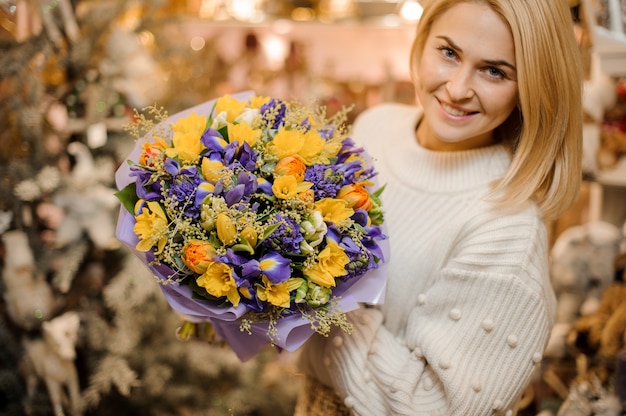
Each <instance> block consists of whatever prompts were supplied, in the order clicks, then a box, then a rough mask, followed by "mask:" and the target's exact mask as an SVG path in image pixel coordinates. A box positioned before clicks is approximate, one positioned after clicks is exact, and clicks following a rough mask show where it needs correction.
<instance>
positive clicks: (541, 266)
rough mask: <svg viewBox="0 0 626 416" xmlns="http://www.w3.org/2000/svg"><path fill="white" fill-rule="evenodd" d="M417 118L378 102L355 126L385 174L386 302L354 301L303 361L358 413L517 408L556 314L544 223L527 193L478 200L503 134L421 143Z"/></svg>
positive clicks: (498, 173) (504, 161) (491, 177)
mask: <svg viewBox="0 0 626 416" xmlns="http://www.w3.org/2000/svg"><path fill="white" fill-rule="evenodd" d="M420 116H421V113H420V111H419V110H418V109H416V108H415V107H409V106H403V105H398V104H387V105H383V106H379V107H376V108H374V109H370V110H367V111H366V112H365V113H363V114H362V115H361V116H360V117H359V119H358V120H357V123H356V124H355V127H354V134H353V137H354V138H355V140H356V141H357V142H359V144H363V145H365V146H366V147H367V149H368V151H369V153H370V154H371V155H372V156H373V158H374V160H375V163H376V167H377V169H378V170H379V172H380V177H379V182H380V183H381V184H386V189H385V191H384V193H383V203H384V207H385V211H386V221H387V225H388V234H389V235H390V243H391V259H390V262H389V266H388V267H389V269H388V270H389V282H388V286H387V293H386V298H385V304H384V305H383V307H382V313H381V312H380V311H377V310H375V309H364V310H360V311H355V312H352V313H350V314H349V318H350V320H351V321H352V322H353V324H354V328H355V331H354V333H353V334H351V335H348V334H345V333H342V332H341V331H335V332H334V333H333V334H332V335H331V336H330V337H329V338H328V339H323V337H316V338H315V339H314V340H313V341H312V342H309V343H308V344H307V345H306V346H305V348H304V350H303V352H302V367H303V370H304V371H306V372H308V373H309V374H310V375H311V376H313V377H316V378H317V379H318V380H320V381H321V382H322V383H325V384H326V385H328V386H332V387H333V388H334V389H335V391H336V392H337V393H338V394H339V396H340V397H342V398H343V399H344V404H346V405H347V406H348V407H350V408H351V409H352V411H353V413H354V414H356V415H372V416H380V415H436V414H441V415H446V416H454V415H459V416H460V415H463V416H468V415H470V416H471V415H477V416H483V415H512V414H514V413H515V403H516V401H517V399H518V398H519V396H520V395H521V394H522V392H523V390H524V388H525V387H526V385H527V383H528V382H529V380H530V377H531V375H532V373H533V371H534V369H535V367H536V365H537V363H539V362H540V361H541V357H542V352H543V349H544V347H545V343H546V341H547V339H548V336H549V333H550V329H551V326H552V323H553V320H554V310H555V306H556V301H555V298H554V294H553V292H552V289H551V287H550V283H549V275H548V258H547V254H548V253H547V237H546V230H545V225H544V224H543V222H542V220H541V213H540V212H539V211H538V209H537V208H536V206H535V205H533V204H528V206H524V207H519V210H516V211H515V212H510V211H509V212H504V211H498V210H497V209H496V208H495V207H494V206H493V204H490V203H489V202H488V201H487V198H486V196H487V195H488V193H489V191H490V189H491V187H490V186H491V184H492V183H493V181H495V180H497V179H498V178H500V177H502V176H503V174H504V173H505V172H506V169H507V168H508V166H509V163H510V157H509V154H508V152H507V150H506V149H505V148H504V147H503V146H500V145H494V146H489V147H484V148H479V149H473V150H468V151H461V152H434V151H429V150H427V149H424V148H421V147H420V146H419V145H418V143H417V141H416V140H415V127H416V123H417V122H418V121H419V118H420ZM383 317H384V321H383Z"/></svg>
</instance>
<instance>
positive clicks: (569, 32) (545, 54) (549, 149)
mask: <svg viewBox="0 0 626 416" xmlns="http://www.w3.org/2000/svg"><path fill="white" fill-rule="evenodd" d="M472 1H474V2H480V3H484V4H487V5H488V6H489V7H491V8H492V9H493V10H494V11H495V12H496V13H497V14H499V15H500V16H502V18H503V19H504V20H505V21H506V22H507V23H508V25H509V27H510V29H511V32H512V35H513V42H514V46H515V60H516V67H517V81H518V92H519V104H518V108H517V109H516V110H514V111H513V113H512V114H511V116H510V117H509V119H508V120H507V121H506V122H505V123H503V125H502V126H501V127H500V128H499V129H498V132H497V133H498V135H499V137H501V138H502V140H503V141H505V142H506V143H508V144H510V146H511V151H512V155H513V158H512V163H511V166H510V168H509V170H508V172H507V173H506V174H505V176H504V177H503V178H502V180H501V181H500V182H499V183H498V184H497V185H496V187H495V189H494V195H497V197H496V198H495V200H496V201H497V202H500V203H503V204H505V205H506V206H512V207H515V206H520V205H523V204H525V203H526V202H527V201H528V200H534V201H535V202H536V203H537V204H538V206H539V208H540V209H541V210H542V212H543V215H544V218H545V219H546V220H550V219H555V218H556V217H558V216H559V215H560V214H562V213H563V212H564V211H565V210H566V209H567V208H569V207H570V205H571V204H572V203H573V202H574V201H575V200H576V198H577V196H578V191H579V189H580V182H581V179H582V169H581V158H582V80H583V73H582V63H581V56H580V50H579V48H578V44H577V42H576V39H575V36H574V28H573V20H572V17H571V14H570V10H569V8H568V7H567V2H566V1H565V0H425V1H424V2H423V3H424V13H423V14H422V17H421V19H420V21H419V23H418V26H417V33H416V36H415V40H414V42H413V46H412V50H411V72H412V76H413V78H414V81H415V80H416V79H417V78H416V75H415V74H416V72H417V71H416V66H417V64H418V61H419V58H420V56H421V53H422V51H423V49H424V44H425V42H426V38H427V37H428V34H429V32H430V29H431V27H432V25H433V22H434V21H435V20H436V19H437V18H438V17H439V16H440V15H441V14H443V13H444V12H445V11H446V10H448V9H450V8H451V7H452V6H454V5H456V4H458V3H462V2H472Z"/></svg>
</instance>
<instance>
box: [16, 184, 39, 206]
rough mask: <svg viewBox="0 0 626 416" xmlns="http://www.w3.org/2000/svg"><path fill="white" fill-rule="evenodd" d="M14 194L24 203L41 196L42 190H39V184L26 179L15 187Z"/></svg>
mask: <svg viewBox="0 0 626 416" xmlns="http://www.w3.org/2000/svg"><path fill="white" fill-rule="evenodd" d="M13 193H14V194H15V196H17V197H18V198H19V199H21V200H22V201H27V202H30V201H34V200H35V199H37V198H39V197H40V196H41V189H39V186H38V185H37V182H35V181H34V180H32V179H26V180H24V181H22V182H20V183H18V184H17V185H16V186H15V189H14V190H13Z"/></svg>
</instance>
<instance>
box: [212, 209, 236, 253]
mask: <svg viewBox="0 0 626 416" xmlns="http://www.w3.org/2000/svg"><path fill="white" fill-rule="evenodd" d="M215 228H217V237H218V238H219V239H220V240H221V241H222V243H224V244H225V245H231V244H234V243H235V241H236V240H237V227H236V226H235V223H234V222H233V220H232V219H231V218H230V217H229V216H228V215H226V214H224V213H219V214H217V221H216V224H215Z"/></svg>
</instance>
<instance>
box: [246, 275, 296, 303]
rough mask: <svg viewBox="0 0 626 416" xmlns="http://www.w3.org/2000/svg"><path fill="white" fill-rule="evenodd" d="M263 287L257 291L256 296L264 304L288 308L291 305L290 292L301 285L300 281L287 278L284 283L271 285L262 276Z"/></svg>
mask: <svg viewBox="0 0 626 416" xmlns="http://www.w3.org/2000/svg"><path fill="white" fill-rule="evenodd" d="M262 279H263V286H259V287H258V289H257V296H258V297H259V299H260V300H262V301H264V302H269V303H271V304H272V305H274V306H278V307H281V308H288V307H289V305H290V303H291V295H290V294H291V292H292V291H294V290H296V289H297V288H298V287H300V285H301V284H302V279H298V278H289V279H287V281H286V282H283V283H279V284H276V285H275V284H273V283H272V282H270V280H269V279H268V278H267V277H265V276H263V278H262Z"/></svg>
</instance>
